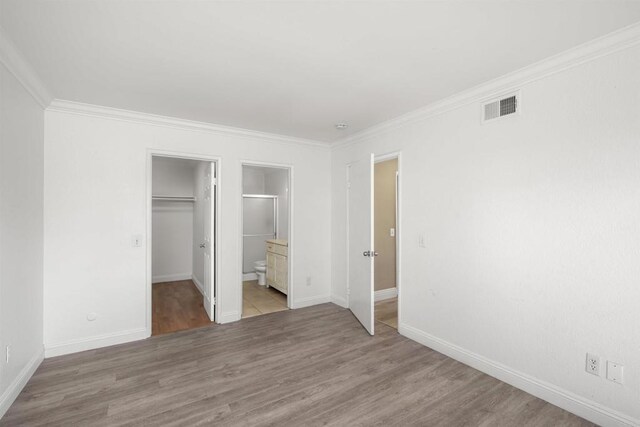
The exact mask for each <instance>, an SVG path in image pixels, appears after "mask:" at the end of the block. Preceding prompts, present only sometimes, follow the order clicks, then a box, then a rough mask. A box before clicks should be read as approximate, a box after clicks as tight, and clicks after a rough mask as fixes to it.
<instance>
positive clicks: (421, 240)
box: [418, 233, 427, 248]
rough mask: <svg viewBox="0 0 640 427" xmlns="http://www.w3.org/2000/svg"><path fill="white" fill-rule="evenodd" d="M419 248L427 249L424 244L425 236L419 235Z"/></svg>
mask: <svg viewBox="0 0 640 427" xmlns="http://www.w3.org/2000/svg"><path fill="white" fill-rule="evenodd" d="M418 247H419V248H426V247H427V246H426V245H425V243H424V234H422V233H421V234H418Z"/></svg>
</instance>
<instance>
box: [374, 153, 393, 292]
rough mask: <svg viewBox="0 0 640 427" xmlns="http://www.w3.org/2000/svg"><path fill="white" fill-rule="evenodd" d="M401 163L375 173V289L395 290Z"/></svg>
mask: <svg viewBox="0 0 640 427" xmlns="http://www.w3.org/2000/svg"><path fill="white" fill-rule="evenodd" d="M397 171H398V160H397V159H391V160H386V161H384V162H379V163H376V164H375V169H374V196H373V203H374V215H373V219H374V246H373V247H374V248H375V250H376V252H378V256H377V257H376V258H375V259H374V261H375V262H374V270H375V271H374V289H375V290H376V291H379V290H382V289H388V288H393V287H395V286H396V238H395V236H391V233H390V229H391V228H393V229H394V230H395V228H396V172H397Z"/></svg>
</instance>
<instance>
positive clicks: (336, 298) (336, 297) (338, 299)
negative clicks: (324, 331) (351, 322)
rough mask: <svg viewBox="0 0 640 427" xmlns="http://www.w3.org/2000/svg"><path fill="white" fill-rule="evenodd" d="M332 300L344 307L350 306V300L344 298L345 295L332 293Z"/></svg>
mask: <svg viewBox="0 0 640 427" xmlns="http://www.w3.org/2000/svg"><path fill="white" fill-rule="evenodd" d="M331 302H332V303H334V304H336V305H339V306H340V307H342V308H349V302H348V301H347V299H346V298H343V297H341V296H339V295H336V294H332V295H331Z"/></svg>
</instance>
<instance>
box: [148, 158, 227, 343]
mask: <svg viewBox="0 0 640 427" xmlns="http://www.w3.org/2000/svg"><path fill="white" fill-rule="evenodd" d="M216 166H217V162H216V161H211V160H201V159H197V158H185V157H173V156H168V155H158V154H155V153H154V154H152V156H151V167H150V169H151V197H150V198H151V201H150V202H151V209H150V210H151V218H150V219H151V227H150V228H151V239H150V241H151V245H150V250H151V257H150V259H151V292H150V294H151V295H150V296H151V335H160V334H165V333H170V332H176V331H181V330H186V329H192V328H197V327H202V326H206V325H209V324H211V322H213V321H215V288H216V287H215V282H216V256H215V255H216V250H215V249H216V245H215V242H216V239H215V236H216V199H217V191H216V186H217V182H216V181H217V180H216V170H217V167H216Z"/></svg>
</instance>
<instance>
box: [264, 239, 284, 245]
mask: <svg viewBox="0 0 640 427" xmlns="http://www.w3.org/2000/svg"><path fill="white" fill-rule="evenodd" d="M267 243H273V244H274V245H280V246H289V242H288V241H287V240H284V239H269V240H267Z"/></svg>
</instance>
